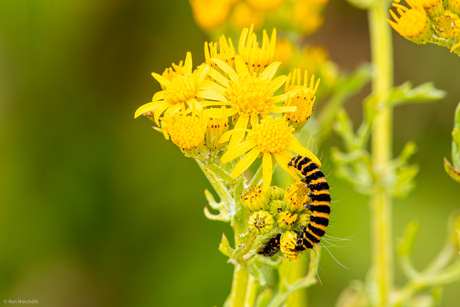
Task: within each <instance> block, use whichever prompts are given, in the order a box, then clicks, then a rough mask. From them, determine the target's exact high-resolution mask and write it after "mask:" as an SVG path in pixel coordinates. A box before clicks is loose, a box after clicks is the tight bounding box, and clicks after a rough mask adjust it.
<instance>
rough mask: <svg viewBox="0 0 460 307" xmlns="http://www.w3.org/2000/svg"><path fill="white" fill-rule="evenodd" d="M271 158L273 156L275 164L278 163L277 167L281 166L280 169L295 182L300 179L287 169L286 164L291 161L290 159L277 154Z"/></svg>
mask: <svg viewBox="0 0 460 307" xmlns="http://www.w3.org/2000/svg"><path fill="white" fill-rule="evenodd" d="M284 153H287V151H284ZM273 156H275V159H276V162H278V164H279V166H281V168H282V169H283V170H284V171H286V173H288V174H289V175H291V177H292V178H294V179H295V180H296V181H298V180H299V179H300V178H299V176H298V175H297V174H296V172H294V171H293V170H292V169H291V168H289V167H288V163H289V161H291V159H287V158H286V157H284V156H283V155H280V154H278V153H274V154H273Z"/></svg>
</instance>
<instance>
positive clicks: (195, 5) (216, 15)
mask: <svg viewBox="0 0 460 307" xmlns="http://www.w3.org/2000/svg"><path fill="white" fill-rule="evenodd" d="M231 2H232V1H229V0H190V4H191V5H192V9H193V16H194V17H195V20H196V22H197V24H198V25H199V26H200V27H201V28H203V29H206V30H209V29H214V28H216V27H218V26H220V25H221V24H223V23H224V22H225V20H226V19H227V17H228V14H229V13H230V9H231Z"/></svg>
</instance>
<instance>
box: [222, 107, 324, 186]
mask: <svg viewBox="0 0 460 307" xmlns="http://www.w3.org/2000/svg"><path fill="white" fill-rule="evenodd" d="M293 130H294V128H292V127H291V126H289V124H288V122H287V121H286V120H285V119H284V118H282V117H277V118H274V117H273V116H268V117H267V118H265V119H263V120H262V121H261V122H260V124H254V125H253V127H252V130H249V132H248V136H247V138H246V141H244V142H242V143H241V144H239V145H237V146H235V147H234V148H229V150H228V151H227V152H226V153H225V154H224V155H223V156H222V157H221V159H220V160H221V162H222V163H227V162H229V161H231V160H234V159H236V158H238V157H239V156H241V155H243V154H244V153H246V152H247V153H246V155H245V156H244V157H243V158H242V159H241V160H240V161H239V162H238V163H237V164H236V165H235V168H234V169H233V171H232V174H231V176H232V178H236V177H238V176H239V175H241V174H242V173H243V172H244V171H245V170H247V169H248V168H249V167H250V166H251V164H252V163H253V162H254V161H255V160H256V158H257V157H258V156H259V155H260V154H262V155H263V157H262V170H263V189H262V190H263V191H267V190H268V188H269V187H270V183H271V181H272V173H273V162H272V155H273V156H274V157H275V160H276V161H277V162H278V164H279V165H280V166H281V167H282V168H283V169H284V170H285V171H286V172H288V173H289V174H290V175H291V176H292V177H293V178H297V179H298V176H297V174H295V173H294V172H293V171H292V170H291V169H289V168H288V166H287V165H288V163H289V161H291V159H292V158H293V155H292V153H290V152H289V151H288V150H291V151H293V152H295V153H297V154H299V155H301V156H307V157H309V158H310V159H312V160H313V161H314V162H315V163H316V164H318V165H321V162H319V160H318V158H317V157H316V156H315V155H314V154H313V153H312V152H311V151H310V150H308V149H306V148H304V147H302V145H300V143H299V141H298V140H297V139H296V138H295V137H294V135H293V134H292V132H293ZM234 133H235V130H230V131H228V132H227V133H225V134H224V135H223V136H222V138H221V140H220V141H219V142H227V141H228V138H229V137H230V136H231V134H234Z"/></svg>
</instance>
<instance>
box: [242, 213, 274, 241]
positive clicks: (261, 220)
mask: <svg viewBox="0 0 460 307" xmlns="http://www.w3.org/2000/svg"><path fill="white" fill-rule="evenodd" d="M274 223H275V221H274V220H273V217H272V216H271V214H270V213H268V212H267V211H264V210H261V211H256V212H253V213H252V214H251V216H250V217H249V222H248V224H249V230H250V231H252V232H254V233H256V234H259V235H260V234H265V233H268V232H269V231H270V230H272V229H273V224H274Z"/></svg>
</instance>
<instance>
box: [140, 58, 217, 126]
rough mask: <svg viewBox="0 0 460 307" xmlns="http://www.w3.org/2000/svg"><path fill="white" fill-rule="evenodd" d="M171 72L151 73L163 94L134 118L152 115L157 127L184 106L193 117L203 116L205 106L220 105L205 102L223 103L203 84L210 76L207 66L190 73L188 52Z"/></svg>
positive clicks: (156, 94)
mask: <svg viewBox="0 0 460 307" xmlns="http://www.w3.org/2000/svg"><path fill="white" fill-rule="evenodd" d="M173 67H174V68H175V71H174V70H173V69H169V70H166V71H165V73H164V75H165V76H166V77H164V76H162V75H159V74H157V73H152V76H153V77H154V78H155V79H156V80H157V81H158V82H159V83H160V84H161V86H162V88H163V90H162V91H159V92H157V93H155V95H154V96H153V98H152V102H150V103H147V104H144V105H143V106H141V107H140V108H138V109H137V111H136V113H135V114H134V118H136V117H138V116H140V115H142V114H149V113H150V112H153V114H154V119H155V122H156V124H157V125H159V119H160V116H161V115H162V114H163V113H164V112H166V113H168V114H175V113H177V112H179V110H180V109H181V108H182V107H184V106H185V105H187V106H188V107H189V108H190V109H191V110H192V112H193V114H195V113H197V112H198V114H202V113H203V107H204V106H207V105H215V104H220V103H219V102H213V101H205V100H206V99H210V100H217V101H225V100H226V99H225V97H223V96H222V95H220V94H219V93H216V92H215V91H212V90H210V89H212V82H211V81H209V80H206V77H207V75H208V72H209V66H208V65H201V66H200V67H198V69H197V70H195V71H194V72H192V55H191V53H190V52H187V57H186V59H185V63H184V65H183V66H181V65H179V66H177V65H176V66H173ZM176 67H179V68H180V69H176Z"/></svg>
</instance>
